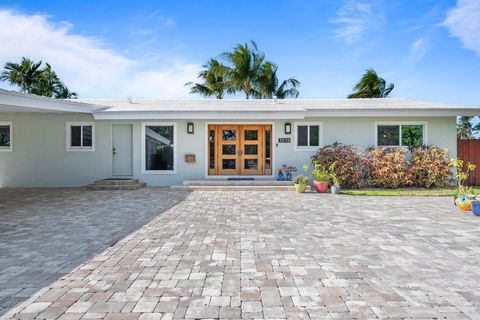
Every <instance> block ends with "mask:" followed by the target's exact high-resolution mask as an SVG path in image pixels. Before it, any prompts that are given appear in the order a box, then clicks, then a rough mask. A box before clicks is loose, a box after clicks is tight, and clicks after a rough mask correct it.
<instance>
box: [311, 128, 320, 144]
mask: <svg viewBox="0 0 480 320" xmlns="http://www.w3.org/2000/svg"><path fill="white" fill-rule="evenodd" d="M319 145H320V127H319V126H310V147H318V146H319Z"/></svg>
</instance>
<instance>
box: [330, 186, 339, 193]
mask: <svg viewBox="0 0 480 320" xmlns="http://www.w3.org/2000/svg"><path fill="white" fill-rule="evenodd" d="M330 191H331V192H332V194H339V193H340V186H331V187H330Z"/></svg>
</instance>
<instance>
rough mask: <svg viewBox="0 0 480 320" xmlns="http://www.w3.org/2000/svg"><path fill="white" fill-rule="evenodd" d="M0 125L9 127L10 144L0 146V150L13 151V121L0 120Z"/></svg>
mask: <svg viewBox="0 0 480 320" xmlns="http://www.w3.org/2000/svg"><path fill="white" fill-rule="evenodd" d="M0 126H9V129H10V146H9V147H8V148H5V147H0V152H12V151H13V123H12V121H0Z"/></svg>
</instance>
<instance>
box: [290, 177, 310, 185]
mask: <svg viewBox="0 0 480 320" xmlns="http://www.w3.org/2000/svg"><path fill="white" fill-rule="evenodd" d="M293 183H294V184H307V183H308V178H307V177H306V176H304V175H299V176H296V177H295V179H293Z"/></svg>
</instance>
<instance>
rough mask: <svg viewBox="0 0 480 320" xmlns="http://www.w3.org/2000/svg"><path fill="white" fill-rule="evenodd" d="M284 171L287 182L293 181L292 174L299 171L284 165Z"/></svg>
mask: <svg viewBox="0 0 480 320" xmlns="http://www.w3.org/2000/svg"><path fill="white" fill-rule="evenodd" d="M282 171H283V172H285V180H286V181H292V173H293V172H296V171H297V168H295V167H294V166H289V165H286V164H284V165H283V166H282Z"/></svg>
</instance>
